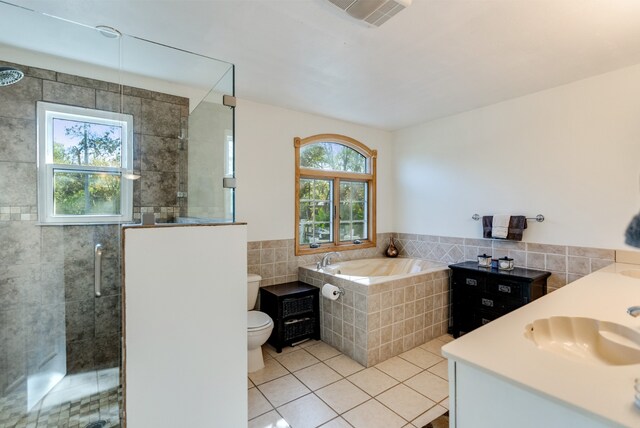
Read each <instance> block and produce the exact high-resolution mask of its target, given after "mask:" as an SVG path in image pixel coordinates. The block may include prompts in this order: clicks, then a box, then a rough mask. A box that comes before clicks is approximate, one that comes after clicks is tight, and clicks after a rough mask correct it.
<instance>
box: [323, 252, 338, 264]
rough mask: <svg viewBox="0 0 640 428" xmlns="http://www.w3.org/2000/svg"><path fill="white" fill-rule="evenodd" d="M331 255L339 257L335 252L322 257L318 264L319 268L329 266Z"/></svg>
mask: <svg viewBox="0 0 640 428" xmlns="http://www.w3.org/2000/svg"><path fill="white" fill-rule="evenodd" d="M333 255H336V256H338V257H340V254H338V253H336V252H335V251H332V252H330V253H327V254H325V255H324V256H322V261H321V262H320V267H326V266H329V265H330V264H331V256H333Z"/></svg>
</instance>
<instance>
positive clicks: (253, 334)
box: [247, 274, 273, 373]
mask: <svg viewBox="0 0 640 428" xmlns="http://www.w3.org/2000/svg"><path fill="white" fill-rule="evenodd" d="M261 279H262V277H261V276H260V275H254V274H249V275H247V287H248V290H247V310H248V311H249V312H247V337H248V346H249V347H248V349H249V358H248V366H249V373H251V372H255V371H256V370H260V369H262V368H264V360H263V359H262V345H264V344H265V343H266V341H267V339H269V336H271V332H272V331H273V320H272V319H271V317H269V315H267V314H265V313H264V312H260V311H254V310H253V307H254V306H255V305H256V300H257V299H258V290H259V289H260V280H261Z"/></svg>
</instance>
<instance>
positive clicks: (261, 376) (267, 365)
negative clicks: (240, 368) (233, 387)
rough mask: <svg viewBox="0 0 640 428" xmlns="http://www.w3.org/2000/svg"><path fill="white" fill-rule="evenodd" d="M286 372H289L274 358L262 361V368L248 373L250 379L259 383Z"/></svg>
mask: <svg viewBox="0 0 640 428" xmlns="http://www.w3.org/2000/svg"><path fill="white" fill-rule="evenodd" d="M287 374H289V372H288V371H287V369H285V368H284V367H282V364H280V363H279V362H277V361H276V360H274V359H269V360H265V361H264V368H263V369H262V370H258V371H255V372H253V373H249V379H251V381H252V382H253V383H254V384H255V385H260V384H263V383H266V382H269V381H272V380H274V379H277V378H279V377H282V376H284V375H287Z"/></svg>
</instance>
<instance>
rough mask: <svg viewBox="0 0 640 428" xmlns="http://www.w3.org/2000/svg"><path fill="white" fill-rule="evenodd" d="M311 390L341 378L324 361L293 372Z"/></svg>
mask: <svg viewBox="0 0 640 428" xmlns="http://www.w3.org/2000/svg"><path fill="white" fill-rule="evenodd" d="M293 375H294V376H295V377H297V378H298V379H300V381H301V382H302V383H304V384H305V385H306V386H307V388H309V389H310V390H312V391H315V390H316V389H319V388H322V387H323V386H327V385H329V384H331V383H333V382H336V381H339V380H340V379H342V376H340V375H339V374H338V373H336V372H335V371H334V370H332V369H330V368H329V366H327V365H326V364H325V363H318V364H314V365H313V366H309V367H307V368H304V369H302V370H298V371H297V372H295V373H294V374H293Z"/></svg>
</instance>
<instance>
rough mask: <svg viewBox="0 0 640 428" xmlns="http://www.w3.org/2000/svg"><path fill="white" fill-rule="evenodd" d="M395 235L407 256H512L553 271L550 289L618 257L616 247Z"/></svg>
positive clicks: (524, 264)
mask: <svg viewBox="0 0 640 428" xmlns="http://www.w3.org/2000/svg"><path fill="white" fill-rule="evenodd" d="M393 237H394V239H395V242H396V246H397V247H398V250H399V251H400V255H401V256H403V257H413V258H418V259H426V260H433V261H439V262H443V263H458V262H462V261H465V260H476V257H477V256H478V254H489V255H491V256H493V258H500V257H504V256H508V257H511V258H513V259H514V262H515V265H516V266H519V267H527V268H531V269H538V270H547V271H550V272H551V277H549V280H548V282H547V285H548V291H549V292H551V291H554V290H557V289H558V288H560V287H562V286H564V285H566V284H568V283H570V282H573V281H575V280H577V279H579V278H582V277H583V276H585V275H587V274H589V273H591V272H594V271H596V270H598V269H601V268H603V267H605V266H607V265H609V264H611V263H613V262H614V260H615V251H614V250H609V249H604V248H592V247H574V246H568V245H551V244H538V243H533V242H516V241H500V240H495V239H476V238H453V237H447V236H432V235H417V234H410V233H394V234H393Z"/></svg>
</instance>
